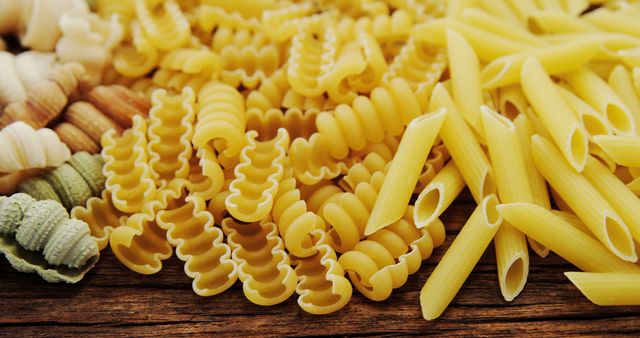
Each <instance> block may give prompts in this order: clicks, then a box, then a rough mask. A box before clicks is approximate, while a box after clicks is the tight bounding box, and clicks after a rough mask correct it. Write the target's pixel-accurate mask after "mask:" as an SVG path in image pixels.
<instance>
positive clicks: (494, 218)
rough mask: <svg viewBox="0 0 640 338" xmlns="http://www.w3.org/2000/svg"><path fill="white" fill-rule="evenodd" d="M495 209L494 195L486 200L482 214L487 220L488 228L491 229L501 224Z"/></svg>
mask: <svg viewBox="0 0 640 338" xmlns="http://www.w3.org/2000/svg"><path fill="white" fill-rule="evenodd" d="M497 207H498V198H496V196H495V195H493V196H491V197H489V198H488V199H486V202H485V207H484V214H485V217H486V220H487V224H488V225H489V226H492V227H493V226H496V225H499V224H500V223H502V217H501V216H500V213H499V212H498V209H497Z"/></svg>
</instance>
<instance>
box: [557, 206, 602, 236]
mask: <svg viewBox="0 0 640 338" xmlns="http://www.w3.org/2000/svg"><path fill="white" fill-rule="evenodd" d="M551 212H552V213H553V214H554V215H556V216H558V217H560V218H562V220H564V221H565V222H567V223H568V224H569V225H571V226H572V227H574V228H576V229H578V230H580V231H582V232H583V233H585V234H587V235H589V237H591V238H593V239H595V240H596V241H597V240H598V239H597V238H595V236H593V233H592V232H591V230H589V228H587V226H586V225H584V223H583V222H582V221H581V220H580V218H578V216H576V215H574V214H573V213H571V212H568V211H562V210H551Z"/></svg>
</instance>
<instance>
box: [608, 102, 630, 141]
mask: <svg viewBox="0 0 640 338" xmlns="http://www.w3.org/2000/svg"><path fill="white" fill-rule="evenodd" d="M606 116H607V121H609V124H611V126H612V127H613V128H615V129H616V130H617V131H618V132H621V133H624V134H628V133H632V132H634V129H635V128H633V126H632V124H631V120H630V118H629V114H628V112H627V111H626V110H624V109H622V107H620V106H618V105H615V104H608V105H607V110H606Z"/></svg>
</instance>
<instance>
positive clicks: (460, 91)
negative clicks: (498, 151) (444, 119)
mask: <svg viewBox="0 0 640 338" xmlns="http://www.w3.org/2000/svg"><path fill="white" fill-rule="evenodd" d="M447 54H448V56H449V76H450V77H451V86H452V88H453V93H452V94H453V100H454V102H455V103H456V107H458V109H459V111H460V113H461V114H462V116H463V117H464V118H465V119H466V120H467V122H468V123H469V125H470V126H471V128H472V130H473V131H475V132H476V134H477V135H478V136H479V138H480V140H484V133H483V130H482V128H480V127H479V126H480V105H482V102H483V99H482V90H481V89H480V64H479V62H478V58H477V57H476V54H475V53H474V51H473V48H471V46H470V45H469V43H468V42H467V41H466V40H465V38H464V37H463V36H462V35H460V34H458V32H456V31H454V30H453V29H447Z"/></svg>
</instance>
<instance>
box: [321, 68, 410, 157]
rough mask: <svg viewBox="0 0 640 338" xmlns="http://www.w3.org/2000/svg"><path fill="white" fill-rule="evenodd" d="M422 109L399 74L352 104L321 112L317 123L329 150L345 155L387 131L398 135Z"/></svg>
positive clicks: (334, 153) (380, 137)
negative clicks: (368, 95)
mask: <svg viewBox="0 0 640 338" xmlns="http://www.w3.org/2000/svg"><path fill="white" fill-rule="evenodd" d="M421 113H422V110H421V109H420V105H419V103H418V99H417V97H416V95H415V94H414V93H413V91H412V90H411V87H409V84H408V83H407V82H406V81H404V80H402V79H400V78H397V79H393V80H391V82H390V83H389V85H387V86H384V87H377V88H375V89H374V90H373V91H372V92H371V97H370V98H369V97H366V96H358V97H357V98H356V99H355V100H354V101H353V103H352V104H351V105H345V104H341V105H339V106H338V107H336V109H335V111H333V112H322V113H320V114H318V117H317V118H316V126H317V127H318V134H319V135H322V136H324V139H325V140H326V142H328V145H327V146H328V147H329V154H330V155H331V156H332V157H333V158H335V159H344V158H346V157H347V155H348V154H349V150H350V149H353V150H360V149H362V148H364V147H365V146H366V144H367V142H371V143H376V142H380V141H381V140H382V139H383V138H384V135H385V132H386V133H388V134H389V135H391V136H396V135H399V134H400V133H402V131H403V130H404V126H405V125H406V124H408V123H409V122H410V121H411V120H412V119H413V118H415V117H417V116H419V115H421Z"/></svg>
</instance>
